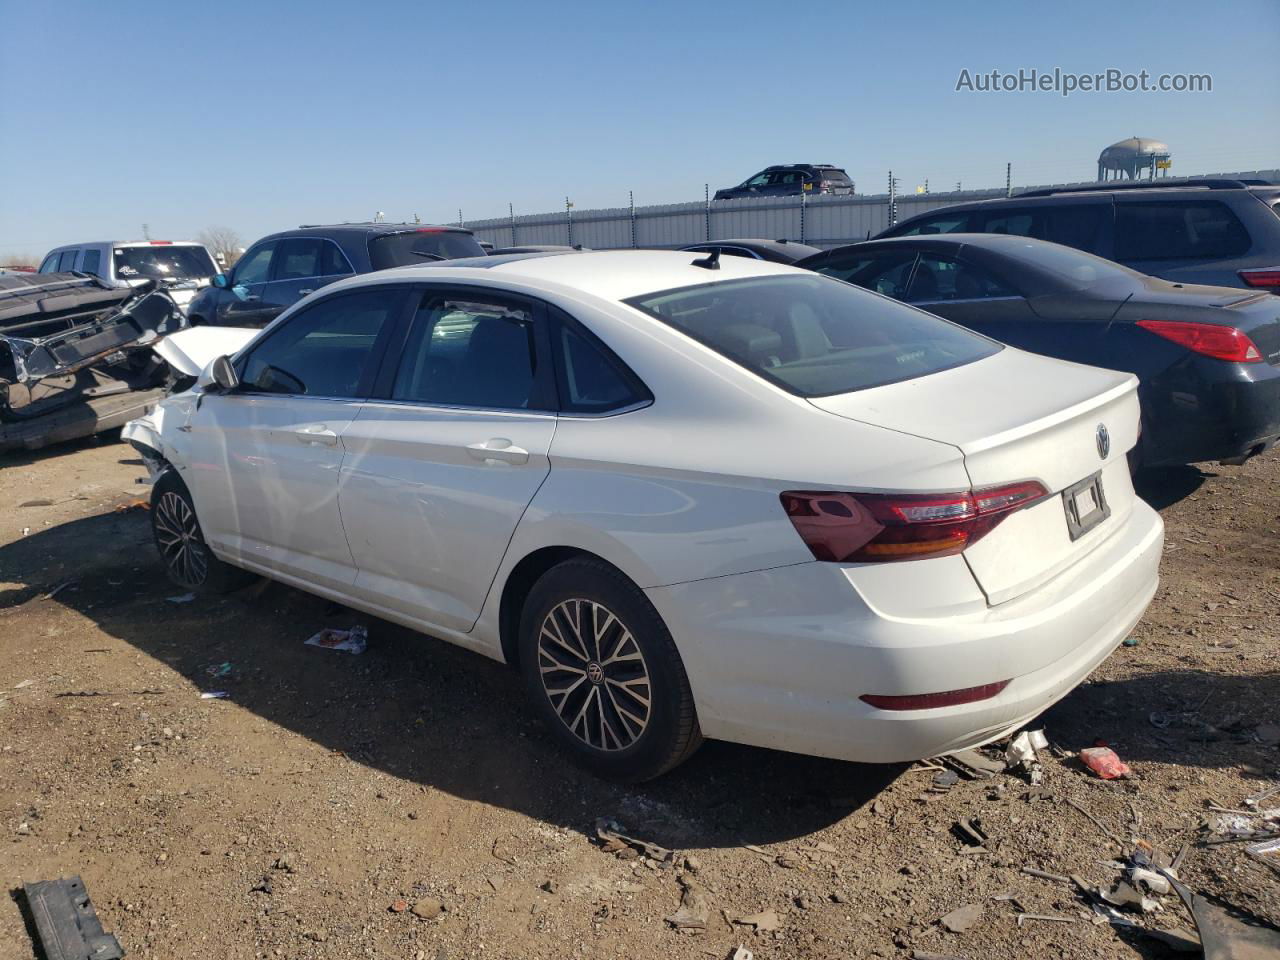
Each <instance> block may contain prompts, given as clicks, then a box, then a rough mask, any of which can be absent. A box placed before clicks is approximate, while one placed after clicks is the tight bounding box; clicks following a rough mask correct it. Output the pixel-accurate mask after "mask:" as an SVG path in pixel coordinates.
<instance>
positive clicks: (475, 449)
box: [467, 437, 529, 463]
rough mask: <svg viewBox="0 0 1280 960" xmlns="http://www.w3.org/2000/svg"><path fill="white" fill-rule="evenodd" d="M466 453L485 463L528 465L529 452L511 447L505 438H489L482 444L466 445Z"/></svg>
mask: <svg viewBox="0 0 1280 960" xmlns="http://www.w3.org/2000/svg"><path fill="white" fill-rule="evenodd" d="M467 453H469V454H471V456H473V457H475V458H476V459H477V460H483V461H484V462H485V463H490V462H494V463H497V462H502V463H528V462H529V451H528V450H525V449H524V448H522V447H517V446H513V445H512V443H511V441H510V440H508V439H507V438H506V437H491V438H490V439H488V440H486V441H485V442H484V443H468V444H467Z"/></svg>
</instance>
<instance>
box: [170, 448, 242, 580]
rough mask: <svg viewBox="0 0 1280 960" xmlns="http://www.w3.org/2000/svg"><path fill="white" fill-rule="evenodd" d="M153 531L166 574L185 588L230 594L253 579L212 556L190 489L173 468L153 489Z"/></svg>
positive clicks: (237, 568)
mask: <svg viewBox="0 0 1280 960" xmlns="http://www.w3.org/2000/svg"><path fill="white" fill-rule="evenodd" d="M151 534H152V536H153V537H154V538H155V542H156V549H157V550H158V551H159V552H160V559H161V561H162V562H163V563H164V569H165V573H167V574H168V575H169V579H170V580H172V581H173V582H174V583H175V584H177V585H178V586H179V587H182V588H183V589H184V590H189V591H191V592H192V593H197V594H215V593H227V592H229V591H231V590H235V589H236V588H237V587H242V586H244V585H245V584H246V583H249V582H250V581H251V580H253V579H254V576H253V574H251V573H249V572H248V571H247V570H241V569H240V568H239V567H233V566H231V564H229V563H223V562H222V561H221V560H219V559H218V558H217V557H215V556H214V555H213V551H212V550H210V549H209V545H208V544H206V543H205V541H204V534H203V533H202V532H201V530H200V521H199V519H198V518H197V517H196V508H195V504H194V503H193V502H192V500H191V492H190V491H189V490H188V489H187V485H186V484H185V483H183V482H182V478H181V477H179V476H178V474H177V473H175V472H174V471H173V470H167V471H165V472H164V473H163V474H161V476H160V478H159V479H158V480H156V483H155V486H154V487H153V488H152V490H151Z"/></svg>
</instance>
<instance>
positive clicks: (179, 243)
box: [46, 240, 204, 256]
mask: <svg viewBox="0 0 1280 960" xmlns="http://www.w3.org/2000/svg"><path fill="white" fill-rule="evenodd" d="M203 246H204V244H203V243H201V242H200V241H199V240H79V241H77V242H75V243H60V244H58V246H56V247H54V248H53V249H52V250H50V251H49V253H54V252H55V251H58V250H69V249H71V248H72V247H203ZM46 256H47V254H46Z"/></svg>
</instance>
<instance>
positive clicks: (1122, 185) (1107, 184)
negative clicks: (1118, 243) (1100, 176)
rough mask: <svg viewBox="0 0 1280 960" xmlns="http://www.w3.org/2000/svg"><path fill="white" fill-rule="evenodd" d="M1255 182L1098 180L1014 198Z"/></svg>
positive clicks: (1251, 183)
mask: <svg viewBox="0 0 1280 960" xmlns="http://www.w3.org/2000/svg"><path fill="white" fill-rule="evenodd" d="M1260 185H1262V183H1261V181H1256V180H1228V179H1223V178H1215V177H1202V178H1193V177H1188V178H1186V179H1176V178H1172V177H1162V178H1160V179H1158V180H1100V181H1098V182H1097V183H1082V184H1080V185H1078V186H1070V187H1045V188H1043V189H1041V190H1023V191H1022V192H1020V193H1015V194H1014V196H1015V197H1051V196H1054V195H1055V194H1059V193H1106V192H1108V191H1111V190H1158V189H1160V188H1162V187H1163V188H1166V189H1168V188H1176V187H1205V188H1207V189H1209V190H1243V189H1244V188H1245V187H1249V186H1260Z"/></svg>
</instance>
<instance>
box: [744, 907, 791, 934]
mask: <svg viewBox="0 0 1280 960" xmlns="http://www.w3.org/2000/svg"><path fill="white" fill-rule="evenodd" d="M733 922H734V923H736V924H739V925H740V926H744V927H751V928H752V929H753V930H754V931H755V932H756V933H761V932H763V933H769V932H771V931H773V930H781V929H782V921H781V920H780V919H779V918H778V914H777V912H776V911H774V910H761V911H760V912H759V913H752V914H748V915H747V916H745V917H734V918H733Z"/></svg>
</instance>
